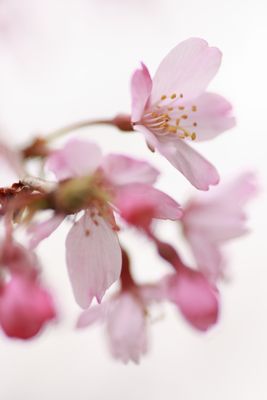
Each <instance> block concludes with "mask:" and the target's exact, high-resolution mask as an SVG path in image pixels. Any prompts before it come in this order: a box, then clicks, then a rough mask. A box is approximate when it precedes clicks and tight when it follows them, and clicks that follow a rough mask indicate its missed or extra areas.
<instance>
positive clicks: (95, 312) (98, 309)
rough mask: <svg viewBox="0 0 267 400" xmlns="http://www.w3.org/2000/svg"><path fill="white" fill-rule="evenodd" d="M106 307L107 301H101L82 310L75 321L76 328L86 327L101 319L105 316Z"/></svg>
mask: <svg viewBox="0 0 267 400" xmlns="http://www.w3.org/2000/svg"><path fill="white" fill-rule="evenodd" d="M107 308H108V307H107V303H102V304H98V305H96V306H94V307H90V308H88V310H85V311H83V312H82V314H81V315H80V316H79V319H78V321H77V325H76V326H77V328H79V329H80V328H86V327H88V326H90V325H92V324H94V323H95V322H98V321H101V320H103V319H104V318H105V316H106V312H107Z"/></svg>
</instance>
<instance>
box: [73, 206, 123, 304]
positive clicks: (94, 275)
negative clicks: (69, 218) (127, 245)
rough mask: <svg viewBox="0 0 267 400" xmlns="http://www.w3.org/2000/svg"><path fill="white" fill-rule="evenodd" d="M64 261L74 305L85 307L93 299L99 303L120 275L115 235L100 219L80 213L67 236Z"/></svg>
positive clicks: (118, 246)
mask: <svg viewBox="0 0 267 400" xmlns="http://www.w3.org/2000/svg"><path fill="white" fill-rule="evenodd" d="M66 261H67V267H68V272H69V277H70V281H71V284H72V289H73V292H74V296H75V299H76V301H77V303H78V304H79V305H80V306H81V307H82V308H87V307H89V305H90V304H91V301H92V299H93V297H94V296H95V297H96V299H97V300H98V302H100V301H101V299H102V297H103V295H104V294H105V291H106V290H107V289H108V288H109V287H110V286H111V285H112V283H114V282H115V281H116V280H118V279H119V276H120V272H121V249H120V245H119V242H118V238H117V235H116V233H115V232H114V231H113V230H112V229H111V227H110V225H109V224H108V223H107V222H106V221H105V220H104V219H103V218H101V217H99V216H97V215H96V216H94V217H93V218H92V217H91V216H90V214H89V212H86V213H84V215H83V216H82V217H81V218H80V219H79V220H78V221H77V222H76V223H75V224H74V225H73V226H72V228H71V229H70V232H69V234H68V236H67V239H66Z"/></svg>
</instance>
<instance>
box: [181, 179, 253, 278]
mask: <svg viewBox="0 0 267 400" xmlns="http://www.w3.org/2000/svg"><path fill="white" fill-rule="evenodd" d="M256 192H257V187H256V184H255V176H254V175H253V174H252V173H244V174H242V175H240V176H238V177H237V178H235V179H233V180H232V181H231V182H229V183H228V184H222V185H221V186H219V187H218V188H216V189H214V191H212V192H210V193H208V194H206V195H205V196H200V195H199V196H198V197H197V198H195V199H192V200H191V201H190V202H189V203H188V205H187V206H186V207H185V210H184V215H183V217H182V220H181V223H182V225H183V232H184V235H185V237H186V239H187V240H188V242H189V244H190V246H191V248H192V251H193V254H194V256H195V259H196V261H197V264H198V267H199V269H200V270H201V271H202V272H203V273H204V274H205V275H206V276H207V277H208V278H209V279H210V280H211V281H216V280H217V279H218V278H219V277H221V275H222V274H223V268H224V264H225V263H224V258H223V255H222V246H223V245H224V243H226V242H227V241H229V240H230V239H233V238H237V237H239V236H241V235H243V234H245V233H246V232H247V228H246V214H245V212H244V207H245V205H246V204H247V202H248V201H249V200H250V199H251V198H252V197H253V196H255V194H256Z"/></svg>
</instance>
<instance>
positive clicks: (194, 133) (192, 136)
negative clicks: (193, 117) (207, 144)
mask: <svg viewBox="0 0 267 400" xmlns="http://www.w3.org/2000/svg"><path fill="white" fill-rule="evenodd" d="M196 137H197V135H196V132H193V133H192V134H191V139H192V140H196Z"/></svg>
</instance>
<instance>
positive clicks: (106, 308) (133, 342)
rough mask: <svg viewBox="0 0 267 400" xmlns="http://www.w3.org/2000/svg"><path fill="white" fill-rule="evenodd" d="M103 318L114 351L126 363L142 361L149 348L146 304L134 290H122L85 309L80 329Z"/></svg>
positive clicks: (79, 323)
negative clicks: (101, 302) (133, 292)
mask: <svg viewBox="0 0 267 400" xmlns="http://www.w3.org/2000/svg"><path fill="white" fill-rule="evenodd" d="M96 321H99V322H105V323H106V330H107V337H108V342H109V347H110V351H111V354H112V355H113V357H114V358H118V359H120V360H122V361H123V362H124V363H127V362H129V361H130V360H131V361H133V362H135V363H138V362H139V360H140V357H141V355H143V354H145V353H146V351H147V331H146V313H145V307H144V305H143V304H142V302H140V301H139V299H138V298H136V297H135V296H134V295H133V294H131V293H130V292H122V293H119V294H117V295H116V296H114V297H112V298H111V299H110V300H109V301H107V302H106V303H103V304H101V305H98V306H95V307H91V308H89V309H88V310H86V311H84V313H83V314H82V315H81V317H80V318H79V321H78V325H77V326H78V328H85V327H87V326H89V325H91V324H92V323H94V322H96Z"/></svg>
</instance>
